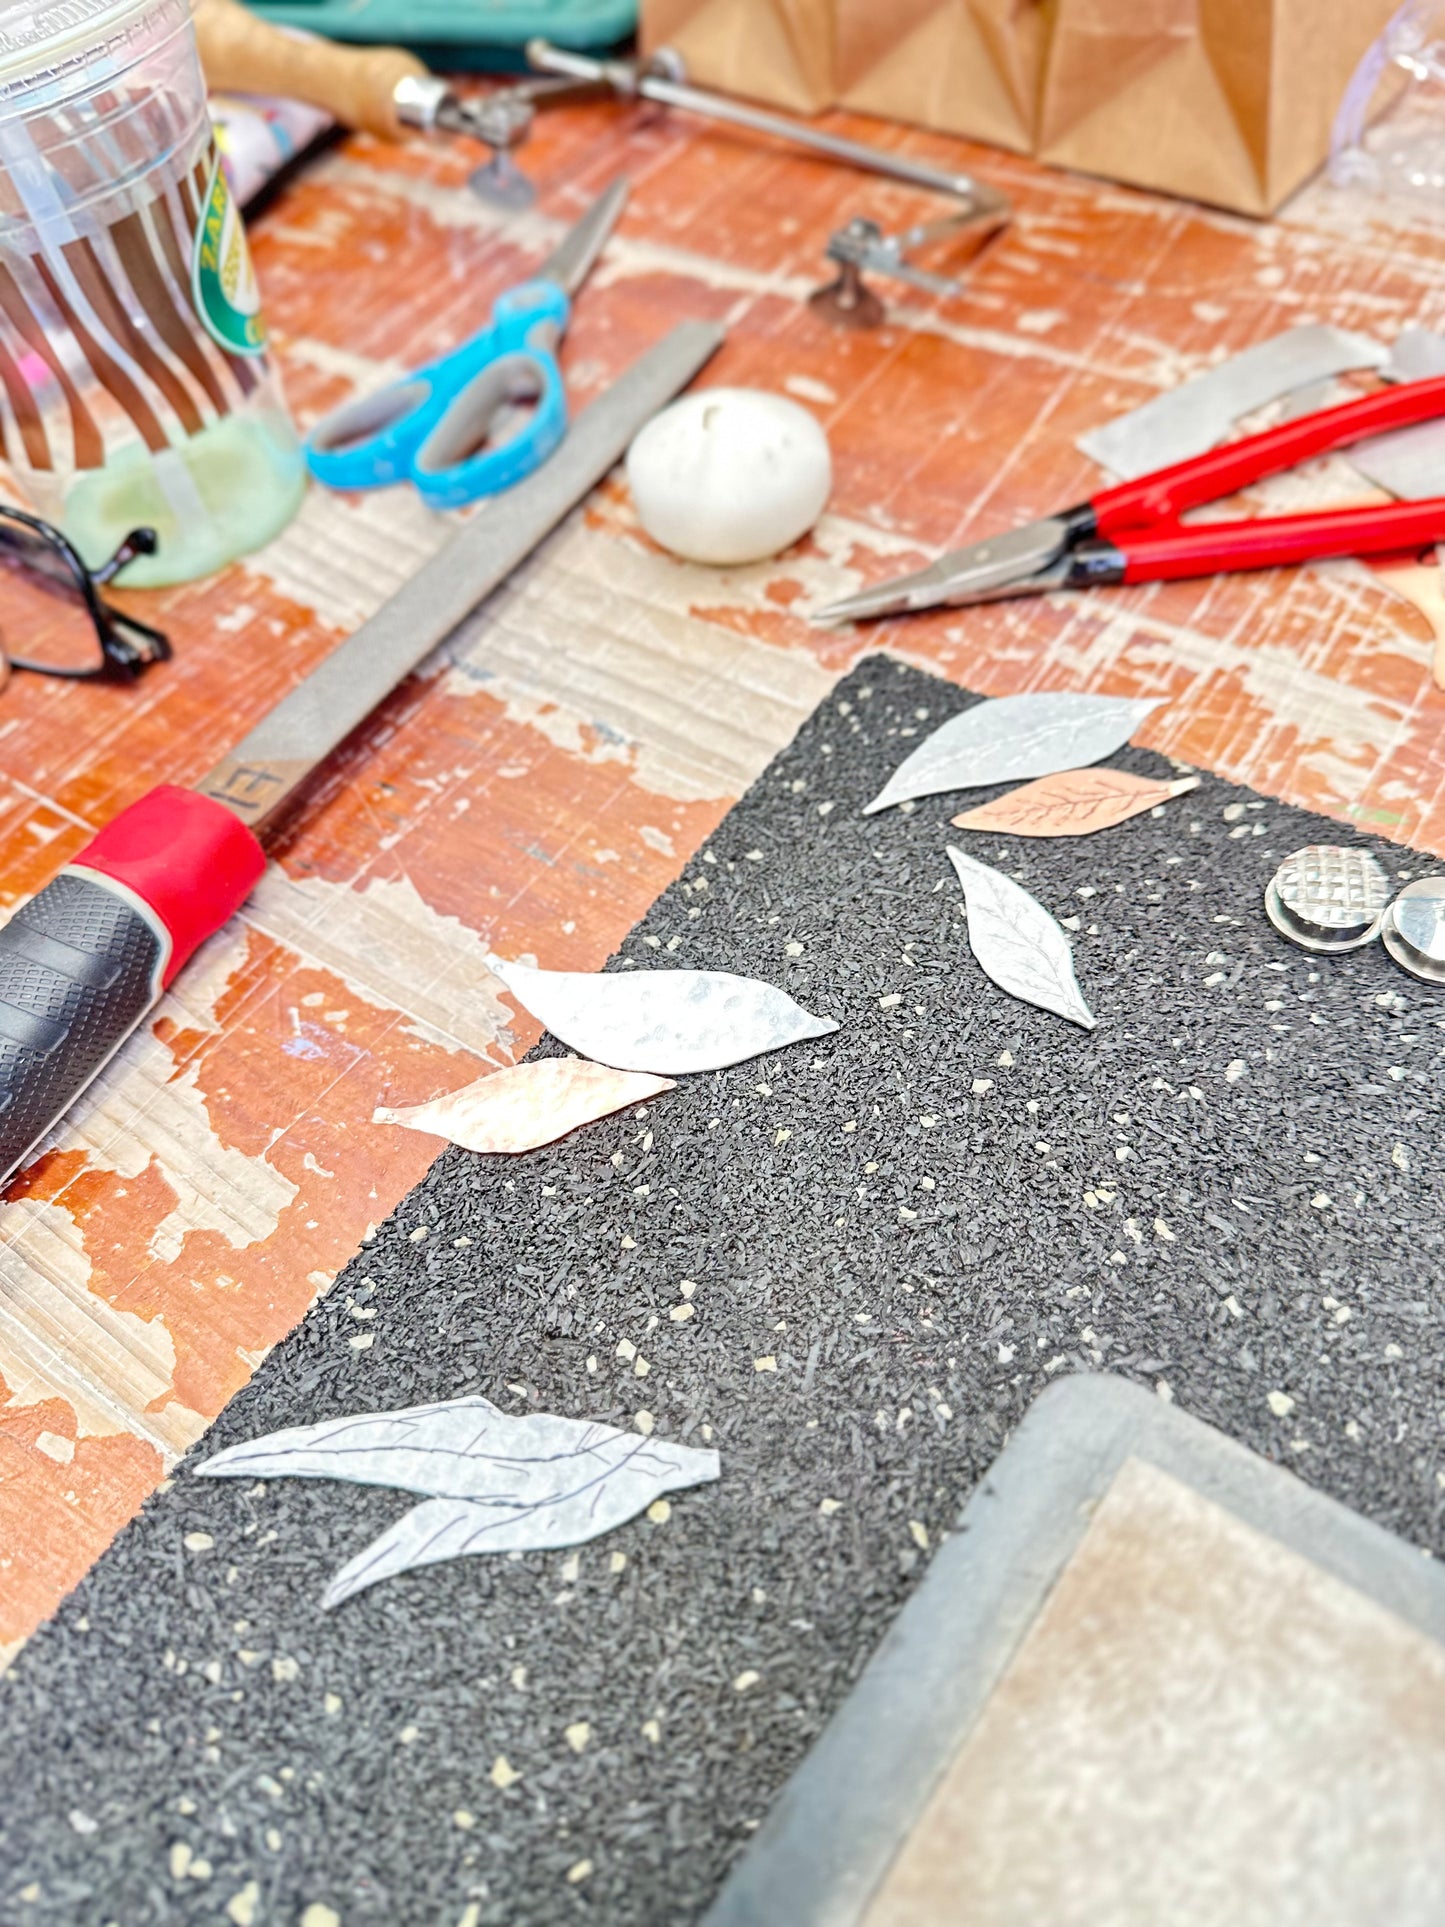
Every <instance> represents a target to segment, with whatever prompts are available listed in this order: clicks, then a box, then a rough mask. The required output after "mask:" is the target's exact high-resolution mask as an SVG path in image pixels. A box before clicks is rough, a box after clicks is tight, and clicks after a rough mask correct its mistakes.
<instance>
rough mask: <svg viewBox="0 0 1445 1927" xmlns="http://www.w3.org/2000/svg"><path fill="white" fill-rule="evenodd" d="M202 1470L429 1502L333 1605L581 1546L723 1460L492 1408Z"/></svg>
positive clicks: (432, 1413)
mask: <svg viewBox="0 0 1445 1927" xmlns="http://www.w3.org/2000/svg"><path fill="white" fill-rule="evenodd" d="M196 1470H197V1471H198V1472H199V1473H201V1474H203V1475H204V1476H205V1477H208V1478H213V1479H227V1478H229V1479H279V1478H299V1479H346V1480H350V1481H351V1482H353V1483H354V1484H357V1485H390V1486H396V1487H398V1488H399V1489H401V1490H402V1491H406V1492H424V1493H427V1494H428V1495H429V1497H428V1499H427V1501H426V1503H425V1504H423V1505H419V1506H413V1507H412V1509H411V1511H410V1512H407V1513H405V1514H404V1515H403V1516H402V1517H401V1518H400V1519H398V1520H397V1522H396V1524H395V1525H393V1526H392V1527H391V1528H390V1529H389V1530H388V1531H386V1532H384V1533H383V1534H382V1536H381V1537H380V1538H379V1539H377V1540H375V1541H374V1542H373V1543H372V1544H371V1545H369V1546H368V1547H367V1548H366V1550H365V1551H364V1552H361V1553H359V1554H358V1555H357V1556H356V1558H355V1559H353V1560H351V1561H350V1563H349V1564H347V1565H345V1566H343V1567H342V1569H341V1571H340V1572H339V1573H337V1575H336V1577H335V1578H334V1579H333V1580H332V1582H331V1584H330V1585H329V1586H328V1587H327V1589H326V1592H325V1594H324V1596H323V1598H322V1601H321V1603H322V1605H323V1606H325V1607H331V1606H338V1605H340V1603H341V1601H342V1600H343V1599H349V1598H350V1597H351V1595H352V1594H353V1593H358V1592H362V1591H364V1590H365V1588H366V1587H367V1586H374V1585H375V1584H376V1582H377V1580H379V1579H388V1578H390V1577H391V1576H392V1575H393V1574H394V1573H399V1572H407V1571H410V1569H411V1568H412V1567H413V1566H429V1565H434V1564H436V1563H437V1561H438V1560H442V1559H456V1558H460V1557H461V1556H462V1555H464V1554H467V1553H477V1552H534V1551H544V1550H547V1549H549V1548H554V1547H558V1546H576V1545H581V1544H583V1543H584V1542H585V1541H586V1540H588V1539H595V1538H597V1537H598V1535H599V1534H601V1533H604V1532H610V1531H611V1530H612V1528H613V1527H614V1526H620V1525H622V1524H624V1523H625V1522H626V1521H627V1520H628V1519H630V1518H632V1517H633V1516H634V1515H635V1514H636V1513H639V1512H641V1511H642V1510H643V1508H644V1507H645V1506H648V1505H650V1504H651V1503H652V1501H653V1500H654V1499H656V1498H658V1497H659V1496H660V1495H661V1494H662V1493H664V1492H673V1491H677V1490H678V1489H679V1488H681V1487H684V1486H690V1485H706V1484H708V1483H710V1482H711V1481H712V1480H714V1479H716V1478H717V1477H718V1474H719V1470H720V1464H719V1460H718V1455H717V1453H716V1452H703V1451H699V1450H697V1449H696V1448H695V1447H692V1446H687V1445H674V1444H672V1443H671V1442H670V1441H669V1440H666V1439H659V1438H650V1437H644V1436H643V1435H642V1434H641V1433H640V1432H619V1431H617V1430H616V1429H615V1428H614V1427H613V1426H610V1425H602V1424H599V1423H598V1422H597V1421H596V1420H593V1419H572V1418H559V1417H556V1416H554V1415H552V1414H550V1413H545V1412H524V1413H518V1414H513V1413H510V1412H503V1411H501V1410H499V1409H498V1407H497V1406H495V1405H493V1404H491V1403H490V1401H489V1400H487V1399H484V1398H459V1399H453V1400H452V1401H451V1402H450V1403H448V1404H444V1405H414V1406H411V1407H409V1408H408V1409H407V1410H405V1411H400V1412H363V1413H359V1414H358V1415H357V1416H355V1417H354V1418H340V1419H326V1420H323V1422H322V1423H321V1424H319V1425H298V1426H293V1427H292V1428H290V1429H289V1430H287V1431H284V1432H272V1433H270V1434H269V1436H267V1437H266V1438H260V1439H252V1440H251V1441H249V1443H247V1444H245V1445H233V1446H231V1447H229V1448H228V1449H227V1450H226V1451H224V1452H218V1453H216V1455H215V1456H214V1458H209V1459H207V1460H206V1461H205V1462H204V1463H203V1464H202V1465H199V1466H198V1467H197V1468H196Z"/></svg>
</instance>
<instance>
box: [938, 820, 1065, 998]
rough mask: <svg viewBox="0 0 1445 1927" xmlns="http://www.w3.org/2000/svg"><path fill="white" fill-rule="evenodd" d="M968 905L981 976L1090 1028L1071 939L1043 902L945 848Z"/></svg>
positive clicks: (972, 945) (970, 936)
mask: <svg viewBox="0 0 1445 1927" xmlns="http://www.w3.org/2000/svg"><path fill="white" fill-rule="evenodd" d="M948 854H949V858H950V860H951V862H952V864H953V867H954V869H955V870H956V871H957V872H958V880H959V882H960V883H961V884H962V885H963V895H964V901H965V902H966V903H967V905H968V941H969V947H970V948H971V949H972V951H973V954H974V956H975V957H976V958H977V959H978V961H979V964H980V965H981V967H982V969H983V972H984V975H985V976H987V977H991V978H992V979H993V981H994V982H995V983H996V984H997V985H998V987H999V989H1000V990H1006V991H1007V992H1008V994H1009V996H1010V997H1019V998H1022V1000H1023V1001H1024V1002H1025V1003H1026V1004H1037V1005H1038V1007H1039V1008H1040V1009H1041V1010H1051V1011H1053V1012H1054V1013H1055V1015H1056V1016H1059V1017H1067V1018H1068V1020H1069V1022H1070V1023H1071V1024H1082V1025H1083V1027H1084V1029H1085V1030H1092V1029H1093V1028H1094V1014H1093V1012H1092V1011H1091V1010H1090V1009H1089V1006H1088V1005H1087V1004H1086V1003H1085V1002H1084V998H1083V993H1082V992H1081V991H1080V989H1079V986H1078V983H1077V981H1076V980H1075V977H1074V953H1073V951H1072V950H1071V949H1070V947H1069V940H1068V938H1067V937H1066V936H1065V934H1064V932H1063V931H1062V930H1061V929H1060V928H1059V926H1058V924H1056V923H1055V922H1054V920H1053V918H1052V917H1051V916H1050V915H1049V913H1048V911H1047V910H1045V908H1044V906H1043V905H1042V904H1041V903H1038V902H1036V901H1035V900H1034V898H1033V897H1031V896H1030V895H1029V893H1028V891H1027V890H1021V889H1020V888H1019V886H1018V884H1016V883H1014V882H1013V881H1012V880H1011V879H1010V878H1009V877H1006V876H1003V875H1001V874H1000V873H999V872H998V871H997V870H991V869H990V868H989V866H988V865H987V864H986V863H980V862H978V861H977V859H976V858H974V857H971V856H965V855H964V853H963V851H962V850H955V849H954V848H953V846H952V844H950V845H949V849H948Z"/></svg>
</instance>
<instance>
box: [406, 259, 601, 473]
mask: <svg viewBox="0 0 1445 1927" xmlns="http://www.w3.org/2000/svg"><path fill="white" fill-rule="evenodd" d="M568 313H569V307H568V301H567V297H566V295H565V294H563V292H562V290H561V289H560V288H559V287H558V286H557V285H556V283H555V282H552V281H528V282H524V283H523V285H522V286H521V287H519V288H513V289H512V290H511V291H510V292H509V293H508V294H505V295H503V297H502V299H501V300H500V301H499V302H498V303H497V305H496V308H495V310H494V312H493V319H492V329H491V342H490V350H489V353H488V355H487V356H486V358H485V359H484V360H483V361H482V363H481V365H480V367H479V368H478V369H477V372H476V373H474V374H473V375H472V376H471V378H470V379H469V380H467V381H465V382H464V383H462V384H461V385H460V386H458V387H457V388H455V389H454V391H453V392H452V394H451V395H450V397H449V399H448V400H447V402H446V404H445V406H444V407H443V408H442V409H440V410H439V411H438V412H437V413H436V414H435V415H434V416H433V418H432V420H431V423H430V425H429V427H428V430H427V433H426V436H425V438H424V440H423V441H422V442H421V444H420V446H419V447H418V448H417V450H416V454H415V457H414V459H413V461H412V468H411V478H412V480H413V481H414V482H415V483H416V486H417V489H418V490H419V492H420V494H421V496H422V498H423V500H424V501H426V502H428V503H430V505H431V506H432V507H433V508H460V507H462V506H463V505H464V504H465V503H467V502H475V501H477V500H478V499H479V497H481V496H483V495H496V494H499V493H500V492H501V491H502V490H503V489H507V488H511V487H512V486H513V484H514V483H517V482H520V481H521V480H522V479H523V478H524V477H525V476H528V475H530V474H531V473H532V471H533V470H534V469H537V468H540V467H541V466H542V464H543V462H545V461H546V459H547V457H548V456H549V455H551V454H552V453H553V451H554V450H555V449H556V448H557V446H558V445H559V443H560V442H561V440H562V438H563V436H564V435H565V434H566V433H567V390H566V388H565V387H564V385H563V381H562V370H561V369H560V368H559V367H558V365H557V357H556V355H555V354H554V353H553V349H554V347H555V346H556V343H557V342H558V340H559V339H560V338H561V335H562V331H563V329H564V328H565V327H566V325H567V317H568Z"/></svg>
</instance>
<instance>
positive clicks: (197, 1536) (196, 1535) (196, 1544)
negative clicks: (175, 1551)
mask: <svg viewBox="0 0 1445 1927" xmlns="http://www.w3.org/2000/svg"><path fill="white" fill-rule="evenodd" d="M215 1543H216V1542H215V1540H214V1539H213V1538H212V1537H211V1535H210V1533H209V1532H188V1533H187V1534H186V1536H185V1538H184V1539H183V1540H182V1541H181V1544H182V1545H183V1546H184V1547H185V1549H186V1551H187V1552H209V1551H210V1550H211V1547H212V1546H213V1545H214V1544H215Z"/></svg>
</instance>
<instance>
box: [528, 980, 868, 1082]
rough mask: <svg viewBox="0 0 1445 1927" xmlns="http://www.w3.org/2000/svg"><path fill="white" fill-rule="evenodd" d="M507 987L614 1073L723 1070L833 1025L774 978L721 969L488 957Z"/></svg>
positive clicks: (551, 1028)
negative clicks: (549, 965) (536, 965)
mask: <svg viewBox="0 0 1445 1927" xmlns="http://www.w3.org/2000/svg"><path fill="white" fill-rule="evenodd" d="M492 969H493V970H494V971H495V973H496V975H497V976H498V977H500V978H501V980H502V982H503V983H504V984H505V985H506V987H507V989H508V990H510V991H511V993H512V995H513V996H514V997H516V998H517V999H518V1000H519V1001H520V1002H521V1003H522V1004H523V1005H524V1006H525V1007H526V1008H527V1009H528V1010H530V1011H531V1013H532V1015H533V1016H534V1017H539V1018H540V1019H541V1020H542V1022H543V1023H544V1024H545V1025H546V1026H547V1028H548V1030H549V1031H551V1033H552V1035H553V1036H554V1037H560V1038H561V1040H562V1042H563V1043H564V1044H570V1045H571V1046H572V1048H573V1050H576V1051H580V1052H581V1053H582V1054H583V1056H584V1057H592V1058H595V1059H596V1060H597V1062H598V1063H600V1064H610V1065H611V1066H612V1068H613V1069H614V1070H619V1071H654V1072H656V1073H657V1074H658V1075H659V1076H662V1077H673V1076H677V1075H679V1074H682V1073H685V1072H688V1071H718V1070H725V1069H726V1068H727V1066H728V1065H729V1064H740V1063H742V1061H743V1059H744V1058H747V1057H760V1056H762V1055H763V1053H764V1052H765V1051H772V1050H780V1049H781V1048H782V1047H783V1045H784V1044H796V1043H799V1042H800V1041H801V1040H802V1039H804V1038H808V1037H826V1036H827V1035H828V1034H829V1032H830V1031H835V1030H836V1029H837V1028H838V1026H837V1024H836V1023H835V1022H834V1020H833V1019H832V1018H831V1017H815V1016H814V1015H813V1014H812V1012H811V1011H808V1010H804V1009H803V1006H802V1005H801V1004H798V1003H794V1001H793V999H792V998H791V997H790V996H789V995H788V993H787V992H786V991H785V990H779V989H778V988H777V986H776V985H775V984H765V983H760V982H759V981H758V979H757V978H756V977H736V976H734V975H733V974H732V972H731V971H728V970H618V971H610V970H609V971H604V972H601V973H589V972H585V971H576V970H533V969H532V968H531V967H530V966H529V965H527V964H518V963H501V962H498V961H497V960H495V959H494V960H493V962H492Z"/></svg>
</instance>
